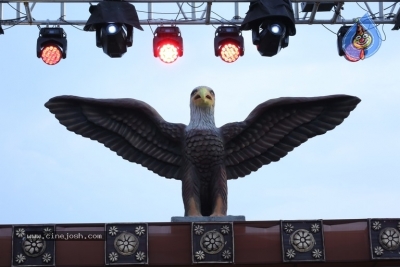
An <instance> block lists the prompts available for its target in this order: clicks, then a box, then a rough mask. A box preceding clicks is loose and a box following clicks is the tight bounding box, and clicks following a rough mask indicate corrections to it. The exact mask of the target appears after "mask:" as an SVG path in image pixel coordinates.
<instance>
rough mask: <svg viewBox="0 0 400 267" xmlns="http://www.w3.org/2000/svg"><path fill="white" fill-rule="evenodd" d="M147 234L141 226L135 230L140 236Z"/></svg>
mask: <svg viewBox="0 0 400 267" xmlns="http://www.w3.org/2000/svg"><path fill="white" fill-rule="evenodd" d="M145 232H146V230H145V229H144V227H143V226H141V225H139V226H138V227H136V228H135V234H137V235H138V236H141V235H143V234H144V233H145Z"/></svg>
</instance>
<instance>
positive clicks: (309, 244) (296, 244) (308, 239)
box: [290, 229, 315, 252]
mask: <svg viewBox="0 0 400 267" xmlns="http://www.w3.org/2000/svg"><path fill="white" fill-rule="evenodd" d="M290 243H291V244H292V246H293V248H294V249H295V250H297V251H300V252H306V251H309V250H311V249H312V248H313V247H314V245H315V240H314V237H313V235H312V234H311V233H310V232H309V231H307V230H305V229H299V230H297V231H295V232H294V233H293V234H292V235H291V236H290Z"/></svg>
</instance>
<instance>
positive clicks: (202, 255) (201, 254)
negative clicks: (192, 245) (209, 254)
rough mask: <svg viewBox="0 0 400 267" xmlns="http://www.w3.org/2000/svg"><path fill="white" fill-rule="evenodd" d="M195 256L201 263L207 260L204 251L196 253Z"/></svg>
mask: <svg viewBox="0 0 400 267" xmlns="http://www.w3.org/2000/svg"><path fill="white" fill-rule="evenodd" d="M194 256H195V257H196V259H197V260H199V261H201V260H204V259H205V257H206V254H204V252H203V251H201V250H199V251H197V252H196V253H194Z"/></svg>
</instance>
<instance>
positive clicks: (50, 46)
mask: <svg viewBox="0 0 400 267" xmlns="http://www.w3.org/2000/svg"><path fill="white" fill-rule="evenodd" d="M36 55H37V57H38V58H41V59H42V60H43V62H44V63H46V64H48V65H55V64H57V63H58V62H60V60H61V58H66V57H67V35H66V33H65V31H64V30H63V29H62V28H41V29H40V32H39V37H38V39H37V45H36Z"/></svg>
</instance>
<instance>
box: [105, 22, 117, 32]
mask: <svg viewBox="0 0 400 267" xmlns="http://www.w3.org/2000/svg"><path fill="white" fill-rule="evenodd" d="M107 31H108V33H109V34H114V33H116V32H117V26H115V25H114V24H110V25H108V26H107Z"/></svg>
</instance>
